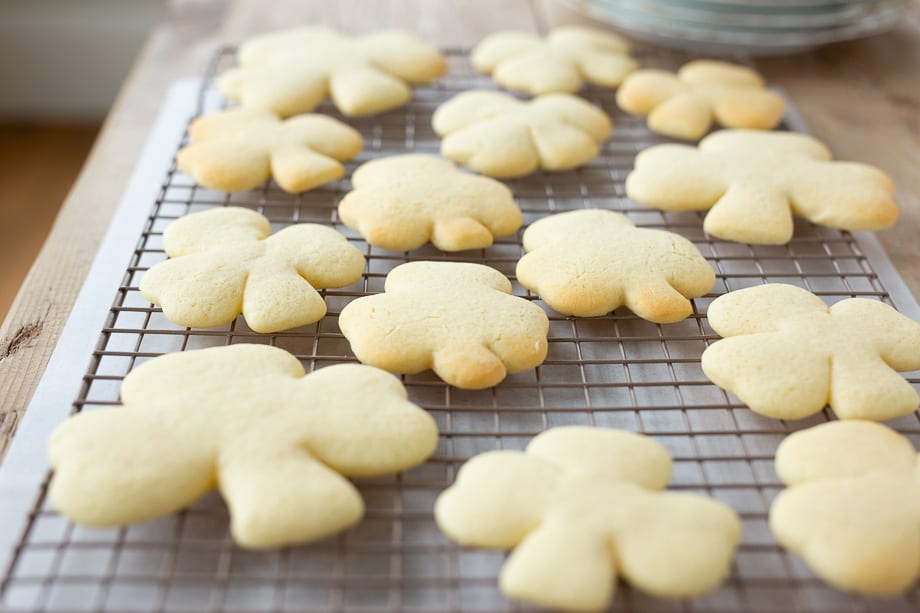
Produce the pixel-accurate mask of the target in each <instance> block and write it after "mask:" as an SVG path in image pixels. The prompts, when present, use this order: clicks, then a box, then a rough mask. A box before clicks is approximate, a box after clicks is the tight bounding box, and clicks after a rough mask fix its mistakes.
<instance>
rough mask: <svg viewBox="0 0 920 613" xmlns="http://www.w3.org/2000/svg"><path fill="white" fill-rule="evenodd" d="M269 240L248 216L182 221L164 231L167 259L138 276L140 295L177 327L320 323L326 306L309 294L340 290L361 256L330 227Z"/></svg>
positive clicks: (234, 213) (270, 327) (275, 327)
mask: <svg viewBox="0 0 920 613" xmlns="http://www.w3.org/2000/svg"><path fill="white" fill-rule="evenodd" d="M269 234H271V225H270V224H269V222H268V220H267V219H266V218H265V217H263V216H262V215H259V214H258V213H256V212H255V211H250V210H249V209H243V208H239V207H226V208H216V209H210V210H208V211H202V212H200V213H192V214H191V215H186V216H185V217H182V218H180V219H178V220H176V221H174V222H173V223H172V224H170V225H169V226H168V227H167V228H166V231H165V232H163V246H164V248H165V249H166V254H167V255H169V257H170V259H169V260H167V261H165V262H160V263H158V264H154V265H153V266H151V267H150V269H149V270H148V271H147V272H145V273H144V276H143V277H142V278H141V283H140V290H141V292H142V293H143V294H144V298H146V299H147V300H149V301H150V302H152V303H153V304H157V305H160V306H161V307H163V314H164V315H165V316H166V317H167V318H168V319H169V320H170V321H172V322H174V323H177V324H179V325H181V326H192V327H196V328H210V327H212V326H221V325H224V324H228V323H230V322H232V321H233V320H234V319H236V317H237V315H239V314H240V313H242V314H243V316H244V317H245V318H246V323H247V324H248V325H249V327H250V328H252V329H253V330H254V331H256V332H266V333H268V332H280V331H281V330H287V329H289V328H297V327H299V326H305V325H307V324H311V323H313V322H315V321H319V320H320V319H322V317H323V315H325V314H326V303H325V302H323V298H322V296H320V295H319V293H318V292H317V291H316V289H314V288H329V287H344V286H345V285H348V284H350V283H354V282H355V281H357V280H358V279H360V278H361V274H362V273H363V272H364V256H363V255H362V253H361V252H360V251H359V250H358V249H357V248H355V247H353V246H352V245H350V244H349V243H348V241H347V240H346V239H345V237H344V236H342V235H341V234H339V233H338V232H336V231H335V230H333V229H332V228H329V227H327V226H321V225H319V224H297V225H295V226H289V227H287V228H285V229H283V230H281V231H280V232H277V233H275V234H274V235H272V236H269Z"/></svg>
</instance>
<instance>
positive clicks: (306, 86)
mask: <svg viewBox="0 0 920 613" xmlns="http://www.w3.org/2000/svg"><path fill="white" fill-rule="evenodd" d="M237 59H238V60H239V64H240V65H239V67H237V68H231V69H230V70H227V71H226V72H224V73H223V74H222V75H221V76H220V78H219V79H218V81H217V84H218V87H219V88H220V91H221V93H223V94H224V95H225V96H227V97H228V98H230V99H231V100H238V101H239V102H240V103H241V104H242V105H243V106H245V107H250V108H255V109H261V110H265V111H271V112H273V113H275V114H277V115H281V116H282V117H288V116H290V115H296V114H297V113H307V112H309V111H312V110H313V109H315V108H316V107H317V106H318V105H319V103H320V102H322V101H323V100H325V99H326V97H327V96H328V97H331V98H332V101H333V103H335V106H336V107H337V108H338V109H339V111H341V112H342V113H343V114H345V115H349V116H356V115H373V114H376V113H382V112H384V111H389V110H392V109H395V108H398V107H401V106H403V105H404V104H406V103H407V102H409V100H410V98H411V97H412V90H411V88H410V86H411V85H422V84H424V83H430V82H431V81H434V80H435V79H438V78H439V77H441V76H443V75H444V73H445V72H447V61H446V60H445V59H444V56H443V55H441V54H440V53H439V52H438V51H437V49H434V48H433V47H431V46H430V45H428V44H426V43H425V42H424V41H422V40H420V39H419V38H418V37H416V36H415V35H413V34H410V33H408V32H402V31H398V30H390V31H382V32H376V33H373V34H368V35H365V36H347V35H345V34H341V33H339V32H336V31H335V30H333V29H331V28H326V27H322V26H307V27H301V28H293V29H290V30H282V31H279V32H271V33H269V34H262V35H260V36H256V37H254V38H251V39H249V40H247V41H246V42H244V43H243V44H242V45H241V46H240V50H239V53H238V54H237Z"/></svg>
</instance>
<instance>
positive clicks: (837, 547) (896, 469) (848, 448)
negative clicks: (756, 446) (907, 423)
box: [770, 421, 920, 596]
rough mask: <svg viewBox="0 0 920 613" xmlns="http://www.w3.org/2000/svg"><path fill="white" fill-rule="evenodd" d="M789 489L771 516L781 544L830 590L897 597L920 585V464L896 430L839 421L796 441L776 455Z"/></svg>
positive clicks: (803, 434) (778, 469)
mask: <svg viewBox="0 0 920 613" xmlns="http://www.w3.org/2000/svg"><path fill="white" fill-rule="evenodd" d="M776 472H777V474H779V477H780V479H782V480H783V482H784V483H786V485H787V486H789V487H788V488H787V489H786V490H784V491H782V492H780V493H779V495H778V496H777V497H776V499H775V500H774V501H773V505H772V507H771V508H770V528H771V530H772V531H773V535H774V536H775V537H776V540H777V541H779V543H780V544H781V545H782V546H783V547H786V548H787V549H789V550H791V551H794V552H795V553H797V554H798V555H800V556H802V558H804V560H805V561H806V562H807V563H808V565H809V566H810V567H811V569H812V570H813V571H814V572H815V573H816V574H817V575H818V576H820V577H821V578H822V579H824V580H825V581H827V582H828V583H830V584H832V585H834V586H836V587H838V588H840V589H842V590H847V591H850V592H858V593H861V594H869V595H872V596H891V595H894V594H900V593H902V592H906V591H907V590H908V589H910V587H911V586H912V585H914V584H915V583H916V582H917V579H920V460H918V456H917V452H916V451H915V450H914V446H913V445H912V444H911V442H910V441H909V440H908V439H907V438H906V437H904V436H901V435H900V434H898V433H897V432H895V431H894V430H891V429H890V428H888V427H886V426H883V425H881V424H876V423H873V422H868V421H837V422H830V423H826V424H821V425H820V426H815V427H813V428H809V429H808V430H802V431H799V432H795V433H793V434H790V435H789V436H788V437H787V438H786V439H785V440H783V442H782V443H781V444H780V446H779V449H777V451H776Z"/></svg>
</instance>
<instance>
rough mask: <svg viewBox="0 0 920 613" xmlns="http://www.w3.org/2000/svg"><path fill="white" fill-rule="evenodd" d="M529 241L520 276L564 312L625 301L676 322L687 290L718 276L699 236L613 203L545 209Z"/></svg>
mask: <svg viewBox="0 0 920 613" xmlns="http://www.w3.org/2000/svg"><path fill="white" fill-rule="evenodd" d="M524 249H526V250H527V251H528V253H527V255H525V256H524V257H523V258H521V259H520V261H519V262H518V265H517V271H516V275H517V279H518V281H520V282H521V285H523V286H524V287H526V288H527V289H529V290H531V291H532V292H534V293H536V294H538V295H539V296H540V298H541V299H542V300H543V301H544V302H546V303H547V304H548V305H549V306H551V307H553V308H554V309H556V310H557V311H559V312H560V313H562V314H564V315H576V316H578V317H594V316H597V315H605V314H607V313H609V312H611V311H613V310H614V309H616V308H618V307H620V306H622V305H624V304H625V305H626V306H627V307H628V308H629V309H630V310H632V311H633V312H634V313H635V314H636V315H638V316H639V317H642V318H643V319H647V320H649V321H654V322H658V323H671V322H675V321H680V320H682V319H685V318H686V317H687V316H688V315H690V313H691V312H692V310H693V307H692V305H691V304H690V301H689V300H687V298H697V297H699V296H702V295H703V294H705V293H706V292H708V291H709V290H710V289H712V286H713V285H714V284H715V282H716V276H715V273H714V272H713V270H712V267H711V266H710V265H709V264H708V263H707V262H706V259H705V258H704V257H703V256H702V254H700V252H699V250H698V249H697V248H696V247H694V246H693V243H691V242H690V241H688V240H687V239H685V238H684V237H682V236H678V235H677V234H673V233H671V232H665V231H663V230H648V229H645V228H637V227H635V226H634V225H633V223H632V222H631V221H629V219H628V218H627V217H626V216H625V215H621V214H620V213H615V212H613V211H605V210H600V209H588V210H582V211H570V212H568V213H561V214H559V215H553V216H551V217H544V218H543V219H541V220H539V221H537V222H536V223H533V224H531V225H530V227H528V228H527V231H526V232H524Z"/></svg>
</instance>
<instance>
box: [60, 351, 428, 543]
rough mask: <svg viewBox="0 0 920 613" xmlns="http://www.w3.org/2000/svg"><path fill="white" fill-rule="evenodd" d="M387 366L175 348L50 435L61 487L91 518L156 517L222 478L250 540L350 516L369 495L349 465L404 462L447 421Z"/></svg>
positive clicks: (333, 528) (369, 469) (291, 539)
mask: <svg viewBox="0 0 920 613" xmlns="http://www.w3.org/2000/svg"><path fill="white" fill-rule="evenodd" d="M406 397H407V396H406V390H405V389H404V388H403V386H402V385H401V384H400V382H399V381H398V380H397V379H396V378H395V377H393V376H392V375H390V374H387V373H385V372H383V371H381V370H378V369H376V368H371V367H369V366H361V365H358V364H344V365H338V366H329V367H327V368H323V369H321V370H319V371H317V372H315V373H312V374H310V375H307V376H304V370H303V366H301V364H300V362H299V361H298V360H297V359H296V358H294V356H292V355H291V354H289V353H287V352H286V351H284V350H282V349H278V348H276V347H270V346H267V345H230V346H227V347H215V348H212V349H203V350H201V351H190V352H184V353H172V354H167V355H163V356H160V357H158V358H155V359H153V360H151V361H149V362H145V363H144V364H141V365H140V366H138V367H137V368H136V369H134V370H133V371H131V373H130V374H128V376H127V377H126V378H125V380H124V383H123V384H122V388H121V400H122V406H115V407H107V408H104V409H98V410H94V411H86V412H83V413H79V414H77V415H75V416H74V417H72V418H71V419H69V420H67V421H66V422H64V423H63V424H62V425H60V426H59V427H58V428H57V430H55V432H54V433H53V434H52V436H51V441H50V443H49V453H50V457H51V464H52V465H53V466H54V469H55V472H54V479H53V480H52V482H51V500H52V502H53V503H54V506H55V507H57V509H58V510H59V511H60V512H61V513H63V514H64V515H66V516H68V517H70V518H71V519H73V520H75V521H78V522H80V523H83V524H88V525H92V526H114V525H119V524H125V523H131V522H139V521H146V520H149V519H153V518H155V517H159V516H161V515H165V514H167V513H172V512H174V511H177V510H179V509H181V508H183V507H185V506H187V505H189V504H191V503H192V502H194V501H195V500H196V499H198V498H200V497H201V496H202V495H204V494H205V493H206V492H208V491H210V490H212V489H214V488H219V489H220V491H221V493H222V494H223V496H224V499H225V500H226V501H227V505H228V506H229V507H230V517H231V520H232V523H231V531H232V533H233V538H234V540H236V542H237V543H239V544H240V545H242V546H243V547H250V548H264V547H279V546H282V545H288V544H294V543H303V542H306V541H312V540H314V539H319V538H322V537H324V536H327V535H329V534H333V533H335V532H338V531H340V530H343V529H345V528H347V527H348V526H350V525H352V524H354V523H355V522H357V521H358V520H360V519H361V516H362V515H363V514H364V504H363V502H362V500H361V496H360V494H359V493H358V491H357V490H356V489H355V487H354V486H353V485H352V484H351V483H349V482H348V481H347V480H346V479H345V477H370V476H376V475H384V474H388V473H394V472H398V471H400V470H403V469H406V468H409V467H411V466H414V465H416V464H418V463H420V462H423V461H424V460H425V459H426V458H427V457H428V456H429V455H431V453H432V452H433V451H434V448H435V445H436V444H437V439H438V432H437V427H436V426H435V423H434V420H433V419H432V418H431V417H430V416H429V415H428V414H427V413H425V411H423V410H421V409H420V408H419V407H417V406H415V405H414V404H412V403H410V402H409V401H407V400H406Z"/></svg>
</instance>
